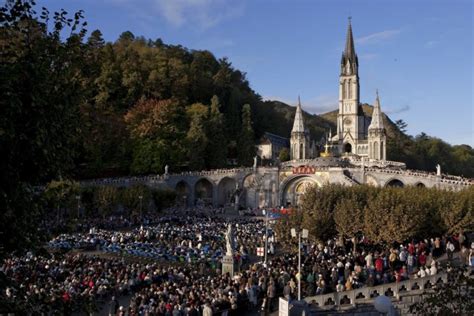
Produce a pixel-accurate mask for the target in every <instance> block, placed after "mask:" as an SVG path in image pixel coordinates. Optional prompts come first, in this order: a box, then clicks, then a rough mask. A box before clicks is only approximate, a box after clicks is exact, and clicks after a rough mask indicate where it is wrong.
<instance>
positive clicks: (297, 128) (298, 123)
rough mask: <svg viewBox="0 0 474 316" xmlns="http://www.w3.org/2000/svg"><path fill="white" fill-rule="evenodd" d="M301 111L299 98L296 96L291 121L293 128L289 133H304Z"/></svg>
mask: <svg viewBox="0 0 474 316" xmlns="http://www.w3.org/2000/svg"><path fill="white" fill-rule="evenodd" d="M304 132H305V129H304V121H303V111H302V110H301V100H300V96H298V105H297V106H296V114H295V120H294V122H293V129H292V130H291V133H304Z"/></svg>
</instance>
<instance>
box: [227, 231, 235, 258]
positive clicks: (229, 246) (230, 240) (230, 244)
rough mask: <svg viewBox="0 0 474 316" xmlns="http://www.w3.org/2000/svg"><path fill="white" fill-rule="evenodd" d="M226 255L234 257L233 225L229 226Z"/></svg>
mask: <svg viewBox="0 0 474 316" xmlns="http://www.w3.org/2000/svg"><path fill="white" fill-rule="evenodd" d="M225 246H226V255H227V256H233V255H234V236H232V224H228V225H227V233H226V235H225Z"/></svg>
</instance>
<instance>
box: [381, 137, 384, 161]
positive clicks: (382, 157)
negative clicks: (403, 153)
mask: <svg viewBox="0 0 474 316" xmlns="http://www.w3.org/2000/svg"><path fill="white" fill-rule="evenodd" d="M380 159H384V156H383V141H382V142H380Z"/></svg>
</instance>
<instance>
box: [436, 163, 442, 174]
mask: <svg viewBox="0 0 474 316" xmlns="http://www.w3.org/2000/svg"><path fill="white" fill-rule="evenodd" d="M436 175H437V176H441V166H440V165H439V164H437V165H436Z"/></svg>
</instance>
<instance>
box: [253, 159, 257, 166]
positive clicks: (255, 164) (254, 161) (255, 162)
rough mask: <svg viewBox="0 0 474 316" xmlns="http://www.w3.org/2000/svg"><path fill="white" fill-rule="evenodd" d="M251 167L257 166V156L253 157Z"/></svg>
mask: <svg viewBox="0 0 474 316" xmlns="http://www.w3.org/2000/svg"><path fill="white" fill-rule="evenodd" d="M253 168H254V169H256V168H257V156H255V157H253Z"/></svg>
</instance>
